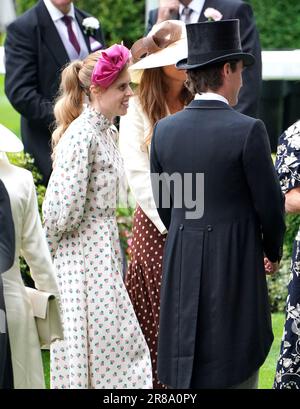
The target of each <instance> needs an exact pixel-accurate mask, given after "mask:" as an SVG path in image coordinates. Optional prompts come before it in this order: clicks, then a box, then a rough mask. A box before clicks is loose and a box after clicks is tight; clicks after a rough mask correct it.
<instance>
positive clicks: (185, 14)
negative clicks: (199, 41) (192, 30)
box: [182, 7, 193, 24]
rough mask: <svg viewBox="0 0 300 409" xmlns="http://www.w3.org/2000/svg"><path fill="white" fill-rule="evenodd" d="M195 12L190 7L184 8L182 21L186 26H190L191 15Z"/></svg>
mask: <svg viewBox="0 0 300 409" xmlns="http://www.w3.org/2000/svg"><path fill="white" fill-rule="evenodd" d="M192 12H193V10H192V9H190V8H189V7H184V8H183V10H182V21H183V22H184V23H185V24H189V23H190V22H191V14H192Z"/></svg>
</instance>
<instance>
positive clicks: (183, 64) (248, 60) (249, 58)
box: [176, 53, 255, 70]
mask: <svg viewBox="0 0 300 409" xmlns="http://www.w3.org/2000/svg"><path fill="white" fill-rule="evenodd" d="M187 60H188V59H187V58H184V59H182V60H179V61H178V62H177V63H176V68H177V69H178V70H192V69H194V68H200V67H205V66H208V65H212V64H216V63H219V62H223V61H224V62H225V61H232V60H242V61H243V63H244V66H245V67H250V66H251V65H253V64H254V63H255V58H254V56H253V55H252V54H248V53H234V54H226V55H222V56H220V57H216V58H213V59H211V60H207V61H203V62H202V63H197V64H188V63H187Z"/></svg>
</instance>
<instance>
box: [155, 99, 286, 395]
mask: <svg viewBox="0 0 300 409" xmlns="http://www.w3.org/2000/svg"><path fill="white" fill-rule="evenodd" d="M151 172H152V173H159V174H161V173H162V172H166V173H167V174H170V175H171V174H174V173H175V172H177V173H178V174H179V175H180V176H181V177H182V178H183V175H184V174H185V173H191V174H192V175H193V176H195V174H196V173H203V174H204V214H203V216H202V217H201V218H200V219H196V220H192V219H189V220H187V219H186V217H185V216H186V214H185V212H186V211H187V210H188V211H190V210H191V209H189V208H187V207H186V206H185V205H183V207H182V208H175V205H174V203H175V198H174V191H173V188H172V185H171V188H170V189H169V188H168V186H167V185H164V186H163V188H164V192H165V193H166V192H170V195H171V203H172V206H171V208H169V209H167V208H163V207H162V206H161V205H160V204H159V200H158V198H157V197H156V198H155V199H156V203H157V206H158V212H159V215H160V217H161V219H162V221H163V223H164V224H165V226H166V227H167V229H168V230H169V232H168V237H167V241H166V245H165V251H164V258H163V277H162V288H161V307H160V326H159V343H158V378H159V380H160V381H161V382H163V383H164V384H167V385H170V386H172V387H174V388H190V387H192V388H224V387H228V386H233V385H236V384H239V383H241V382H243V381H245V380H246V379H247V378H248V377H250V376H251V375H252V374H253V373H254V372H255V371H256V370H257V369H258V368H259V367H260V366H261V365H262V363H263V362H264V360H265V358H266V356H267V354H268V352H269V349H270V346H271V344H272V341H273V334H272V328H271V315H270V310H269V304H268V292H267V285H266V277H265V272H264V263H263V253H264V252H265V254H266V255H267V257H268V258H269V259H270V260H272V261H276V260H279V259H280V258H281V253H282V242H283V235H284V230H285V224H284V198H283V196H282V193H281V190H280V186H279V182H278V179H277V176H276V173H275V171H274V167H273V163H272V160H271V152H270V146H269V142H268V136H267V133H266V130H265V127H264V125H263V123H262V122H261V121H260V120H256V119H253V118H250V117H248V116H245V115H243V114H241V113H239V112H237V111H235V110H234V109H232V108H231V107H229V106H228V105H227V104H225V103H224V102H221V101H193V102H191V104H190V105H189V106H188V107H187V108H186V109H184V110H183V111H181V112H179V113H177V114H175V115H171V116H169V117H168V118H165V119H162V120H161V121H159V122H158V124H157V125H156V128H155V130H154V134H153V138H152V143H151ZM198 184H199V183H198ZM192 188H193V192H195V189H196V188H199V186H196V182H195V177H194V179H193V184H192ZM183 191H184V189H183ZM202 197H203V196H202ZM176 206H177V205H176Z"/></svg>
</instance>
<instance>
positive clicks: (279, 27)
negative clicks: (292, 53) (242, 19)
mask: <svg viewBox="0 0 300 409" xmlns="http://www.w3.org/2000/svg"><path fill="white" fill-rule="evenodd" d="M248 3H250V4H251V5H252V8H253V11H254V15H255V18H256V23H257V26H258V29H259V34H260V40H261V44H262V48H263V49H265V50H267V49H288V48H300V1H299V0H249V1H248Z"/></svg>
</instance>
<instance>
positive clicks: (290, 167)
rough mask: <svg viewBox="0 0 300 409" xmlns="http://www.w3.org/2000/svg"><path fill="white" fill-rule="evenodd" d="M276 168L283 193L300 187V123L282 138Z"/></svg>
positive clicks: (290, 128)
mask: <svg viewBox="0 0 300 409" xmlns="http://www.w3.org/2000/svg"><path fill="white" fill-rule="evenodd" d="M275 167H276V171H277V174H278V177H279V181H280V185H281V189H282V191H283V193H287V192H288V191H289V190H291V189H293V188H295V187H299V186H300V121H298V122H296V123H295V124H293V125H292V126H290V127H289V128H288V129H287V130H286V131H285V132H284V133H283V134H282V135H281V136H280V138H279V142H278V147H277V154H276V163H275Z"/></svg>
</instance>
